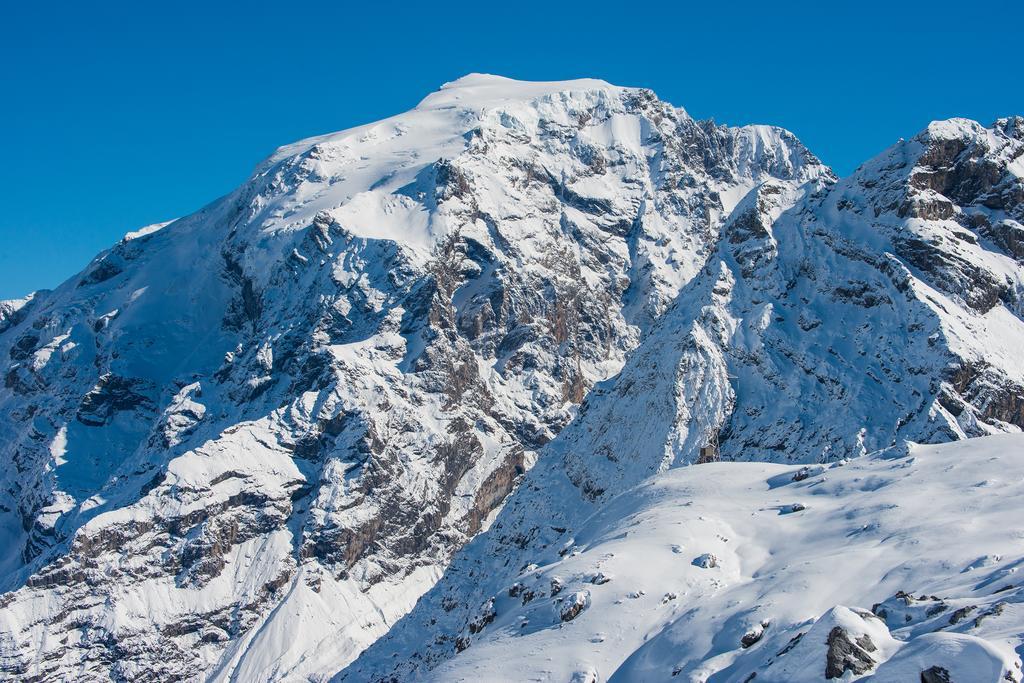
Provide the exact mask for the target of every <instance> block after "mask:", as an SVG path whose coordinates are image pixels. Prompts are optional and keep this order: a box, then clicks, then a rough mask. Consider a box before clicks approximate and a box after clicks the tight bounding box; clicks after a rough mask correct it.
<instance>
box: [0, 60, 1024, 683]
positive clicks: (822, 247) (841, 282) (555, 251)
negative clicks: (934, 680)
mask: <svg viewBox="0 0 1024 683" xmlns="http://www.w3.org/2000/svg"><path fill="white" fill-rule="evenodd" d="M1022 154H1024V122H1022V120H1021V119H1004V120H1000V121H998V122H996V124H994V125H993V126H992V127H991V128H984V127H982V126H980V125H978V124H976V123H973V122H969V121H962V120H954V121H948V122H941V123H937V124H933V125H932V126H930V127H929V128H928V130H926V131H924V132H923V133H922V134H921V135H919V136H917V137H915V138H914V139H912V140H909V141H904V142H901V143H899V144H897V145H896V146H894V147H893V148H892V149H891V150H889V151H887V152H886V153H884V154H883V155H881V156H880V157H878V158H877V159H875V160H872V161H871V162H869V163H867V164H865V166H864V167H862V168H861V169H860V170H859V171H858V172H857V173H856V174H855V175H854V176H852V177H851V178H849V179H845V180H843V181H839V182H837V181H836V179H835V178H834V176H833V175H832V174H831V172H830V171H829V170H828V169H827V168H825V167H823V166H822V165H821V164H820V163H819V162H818V160H817V159H815V158H814V156H813V155H812V154H811V153H810V152H808V151H807V150H806V149H805V148H804V147H803V146H802V145H801V144H800V143H799V141H797V140H796V139H795V138H794V137H793V136H792V135H791V134H789V133H788V132H786V131H783V130H780V129H777V128H771V127H767V126H748V127H743V128H730V127H726V126H717V125H715V124H713V123H711V122H701V121H695V120H693V119H692V118H690V117H689V116H688V115H687V114H686V113H685V112H684V111H683V110H681V109H678V108H676V107H673V106H671V105H668V104H666V103H664V102H661V101H659V100H658V99H657V98H656V97H655V96H654V95H653V93H651V92H649V91H646V90H639V89H630V88H619V87H615V86H611V85H609V84H606V83H603V82H600V81H592V80H584V81H569V82H560V83H520V82H516V81H510V80H508V79H502V78H498V77H493V76H482V75H473V76H468V77H466V78H463V79H460V80H458V81H456V82H454V83H451V84H448V85H446V86H444V87H443V88H442V89H441V90H440V91H439V92H437V93H435V94H433V95H431V96H429V97H427V98H426V99H425V100H424V101H423V102H422V103H421V104H420V106H418V107H417V108H416V109H414V110H412V111H410V112H406V113H405V114H401V115H399V116H395V117H392V118H390V119H386V120H384V121H381V122H378V123H374V124H370V125H367V126H362V127H360V128H356V129H352V130H349V131H344V132H341V133H335V134H331V135H327V136H323V137H320V138H316V139H312V140H307V141H303V142H300V143H296V144H294V145H290V146H287V147H283V148H281V149H280V150H278V152H277V153H275V154H274V155H273V156H272V157H270V158H269V159H268V160H267V161H266V162H264V163H263V164H261V165H260V166H259V167H258V168H257V169H256V172H255V173H254V174H253V176H252V177H251V178H250V179H249V180H248V181H247V182H246V183H245V184H244V185H243V186H242V187H240V188H239V189H238V190H236V191H235V192H233V193H232V194H230V195H228V196H227V197H225V198H223V199H221V200H218V201H217V202H214V203H213V204H211V205H210V206H208V207H206V208H205V209H203V210H201V211H199V212H198V213H196V214H193V215H191V216H187V217H185V218H182V219H179V220H177V221H174V222H172V223H169V224H160V225H154V226H149V227H148V228H144V229H142V230H139V231H135V232H133V233H129V234H128V235H126V237H125V239H123V240H122V241H121V242H120V243H119V244H117V245H115V246H114V247H112V248H111V249H110V250H108V251H106V252H104V253H103V254H100V255H99V256H98V257H97V258H96V259H95V260H94V261H93V262H92V263H91V264H90V265H89V266H88V267H87V268H86V270H85V271H84V272H83V273H81V274H80V275H78V276H76V277H75V278H72V279H71V280H69V281H68V282H66V283H64V284H63V285H62V286H61V287H59V288H58V289H57V290H55V291H53V292H40V293H37V294H35V295H33V296H32V297H29V298H26V299H24V300H20V301H15V302H2V303H0V357H3V358H5V359H9V360H5V362H6V363H7V366H6V368H5V369H4V371H3V376H4V381H3V388H2V389H0V458H2V461H3V463H4V464H5V465H4V468H3V471H2V475H0V476H2V484H3V487H2V490H0V520H2V524H0V543H2V544H3V547H7V548H12V549H13V551H12V552H8V553H6V554H5V555H4V556H3V557H2V558H0V590H3V591H6V592H5V593H4V595H3V596H2V598H0V672H2V674H3V675H6V676H9V677H14V678H19V679H36V680H61V679H67V678H75V679H79V680H90V679H95V680H103V679H110V678H112V679H115V680H144V679H171V678H186V679H187V678H193V679H204V678H208V679H213V680H301V679H303V678H306V677H312V678H314V679H315V678H324V677H328V676H330V675H332V674H334V673H336V672H338V671H339V670H341V669H342V668H344V667H345V666H346V665H347V664H349V663H350V662H352V661H353V660H354V659H355V658H356V657H357V656H358V655H359V653H360V652H361V651H362V650H363V649H364V648H366V647H367V646H368V645H370V644H371V643H374V642H375V641H377V639H378V638H380V637H381V636H382V635H384V634H385V633H390V632H391V630H392V627H393V626H394V625H395V623H396V621H398V620H399V619H400V618H401V617H402V616H403V615H404V614H406V613H407V612H408V611H409V610H410V609H412V608H413V606H414V604H417V602H416V601H417V599H418V598H419V597H420V596H421V595H422V594H423V593H424V592H426V591H427V590H429V589H430V587H431V586H432V585H433V584H434V583H435V582H436V581H438V579H439V577H442V575H444V578H443V579H442V582H441V584H440V586H439V587H438V589H437V590H435V591H434V592H433V593H431V594H430V595H431V596H432V597H430V598H428V599H425V600H423V601H421V602H420V603H419V604H418V606H417V607H416V611H415V612H414V613H413V615H412V616H411V617H410V618H409V619H408V620H407V621H405V622H402V624H403V625H400V626H398V627H397V628H396V630H395V631H394V636H393V638H389V639H387V640H385V641H382V642H381V643H379V645H378V646H375V647H374V649H372V650H371V651H369V652H367V654H366V656H365V658H364V659H363V660H361V661H362V663H361V664H360V669H358V670H370V669H372V670H373V671H375V672H377V671H379V672H387V671H390V669H391V668H393V667H394V666H395V665H396V664H397V665H398V668H399V669H400V672H405V673H410V674H411V672H412V671H413V670H414V669H417V668H418V665H419V664H420V663H423V664H426V665H428V666H432V665H435V664H439V663H443V662H445V661H447V660H448V659H449V658H451V657H452V656H453V655H454V653H455V652H456V650H457V645H458V643H460V642H461V643H462V644H463V645H465V643H466V642H471V639H470V640H469V641H464V640H463V641H460V638H462V636H461V635H460V634H462V633H463V632H464V631H466V629H469V625H470V624H471V622H474V620H476V619H477V618H478V617H479V616H480V615H479V614H478V609H479V606H480V602H479V600H478V599H477V598H478V597H479V596H477V595H476V594H475V592H474V591H475V590H476V589H475V588H472V585H470V586H469V587H468V588H467V585H466V584H465V582H464V581H463V579H461V578H460V574H459V573H458V571H456V572H455V573H448V574H445V569H446V567H447V566H448V564H449V562H450V561H451V559H452V557H453V555H455V553H457V552H458V550H459V549H460V548H461V547H462V546H463V545H464V544H465V543H467V542H468V541H469V540H470V539H471V538H473V537H474V536H475V535H476V534H478V533H479V532H480V531H481V530H484V529H486V528H487V527H488V525H490V524H492V523H493V525H494V526H493V528H492V531H491V532H490V533H489V534H488V535H487V537H486V538H485V540H483V541H481V542H482V543H485V544H488V545H484V546H482V547H488V548H490V549H491V552H492V553H493V555H494V556H495V557H501V558H508V557H509V556H508V555H507V552H508V548H507V546H509V545H510V544H511V545H512V546H514V547H516V548H519V547H522V548H524V549H526V548H533V549H534V550H536V549H537V548H538V547H539V545H538V544H544V543H554V542H556V541H557V539H558V538H560V536H559V534H560V533H561V532H556V531H555V530H554V529H552V527H560V526H565V527H566V528H570V527H572V528H576V527H577V526H578V523H579V522H580V521H581V519H582V517H581V516H580V515H586V516H589V515H590V514H592V513H593V512H594V511H595V510H596V509H597V508H598V507H600V506H602V505H604V504H605V503H606V502H607V501H608V500H610V499H611V498H613V497H614V496H615V495H616V494H618V493H620V492H622V491H625V490H627V489H630V488H631V487H633V486H635V485H637V484H638V483H639V482H641V481H644V480H645V479H646V478H648V477H649V476H651V475H653V474H656V473H658V472H663V471H665V470H668V469H670V468H672V467H674V466H678V465H686V464H689V463H692V462H694V461H696V460H697V453H698V449H699V447H700V446H702V445H704V444H705V443H706V442H707V441H708V440H709V439H711V438H712V437H714V436H717V437H718V440H719V441H721V443H722V448H721V452H722V456H723V457H724V458H726V459H729V460H751V461H772V462H787V463H789V462H799V463H812V462H819V461H826V462H828V461H834V460H837V459H840V458H848V457H853V456H857V455H862V454H865V453H867V452H870V451H873V450H876V449H879V448H884V447H888V446H890V445H891V444H894V443H901V442H902V440H904V439H910V440H915V441H935V442H941V441H950V440H957V439H963V438H965V437H969V436H980V435H985V434H990V433H995V432H1015V431H1019V430H1020V427H1021V426H1022V425H1024V389H1022V387H1024V379H1022V374H1024V371H1022V367H1021V364H1020V361H1019V354H1017V353H1016V350H1017V349H1019V348H1021V342H1024V325H1022V323H1021V319H1020V316H1021V314H1022V304H1021V291H1022V286H1021V282H1022V276H1021V269H1020V263H1021V261H1022V260H1024V251H1022V250H1021V244H1024V228H1022V226H1021V221H1024V185H1022V180H1021V176H1022V171H1024V168H1022V166H1021V158H1022ZM534 462H537V463H539V464H538V469H535V470H534V471H535V472H536V474H531V475H529V477H530V479H528V481H531V482H534V483H531V484H529V485H528V486H526V487H519V488H518V489H516V487H517V484H518V483H519V482H520V481H522V480H523V477H524V476H525V473H526V471H527V470H529V469H530V467H531V466H532V465H533V463H534ZM715 467H716V468H717V467H719V466H717V465H716V466H715ZM695 471H697V470H695ZM545 472H546V473H549V474H550V476H551V477H554V480H556V481H558V482H562V483H561V484H559V486H562V484H565V487H564V488H559V489H558V491H557V496H555V497H554V498H550V499H549V498H547V497H543V496H541V497H538V495H539V494H537V495H535V493H531V492H537V491H541V490H546V489H542V488H540V487H538V482H540V481H541V480H538V479H536V477H541V476H542V474H543V473H545ZM541 483H542V482H541ZM545 486H546V484H545ZM535 487H536V488H535ZM513 490H517V493H516V494H514V495H513V496H512V498H511V499H510V500H509V502H508V504H507V505H506V506H505V508H504V509H501V506H502V503H503V501H505V499H506V497H507V496H508V495H509V493H510V492H512V491H513ZM472 552H475V551H472ZM472 552H470V554H469V555H466V556H465V557H467V558H470V559H462V560H459V562H457V564H456V567H460V566H464V563H466V562H469V563H472V562H473V560H472V559H471V558H472V557H474V555H473V554H472ZM509 561H510V562H511V560H509ZM709 561H710V558H705V562H709ZM513 569H518V567H513ZM481 571H482V570H481ZM505 578H507V577H506V574H505V573H504V570H502V571H495V572H492V571H490V570H488V572H486V573H485V574H475V575H474V580H473V581H474V583H475V582H479V584H480V586H494V585H496V583H495V582H501V581H504V580H505ZM460 581H461V582H462V583H460ZM467 590H468V591H469V592H468V594H465V591H467ZM494 590H497V588H495V589H494ZM492 594H493V591H492ZM437 596H444V597H446V598H449V601H447V602H438V601H439V600H442V598H441V597H437ZM588 600H589V598H588V597H587V595H586V594H579V595H577V596H576V598H575V600H574V601H571V602H568V603H566V606H565V609H566V610H567V613H569V612H573V611H576V610H581V609H586V607H587V605H588V604H589V603H588ZM836 618H837V619H840V617H836ZM842 618H845V617H842ZM484 620H485V621H486V617H485V618H484ZM435 625H437V628H435ZM442 626H443V628H442ZM408 629H418V631H410V630H408ZM413 632H416V633H418V636H419V637H422V634H423V633H428V632H429V633H433V632H437V633H438V636H437V638H436V640H432V641H431V642H430V643H426V644H423V645H424V647H423V648H420V650H422V652H421V656H422V660H416V659H414V658H412V654H411V652H410V651H408V650H405V649H401V648H399V649H397V650H396V649H391V648H393V646H394V643H396V642H401V643H408V642H409V639H408V637H407V636H404V635H402V634H409V633H413ZM922 647H924V646H923V645H922ZM392 655H396V656H395V657H392ZM790 661H792V660H790ZM367 667H369V668H367ZM419 668H420V669H421V670H424V671H425V670H426V669H423V668H422V667H419ZM352 675H353V676H356V675H357V674H352ZM354 680H356V679H354Z"/></svg>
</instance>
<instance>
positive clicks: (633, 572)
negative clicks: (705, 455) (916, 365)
mask: <svg viewBox="0 0 1024 683" xmlns="http://www.w3.org/2000/svg"><path fill="white" fill-rule="evenodd" d="M798 471H799V468H797V467H793V466H782V465H769V464H763V463H712V464H707V465H699V466H693V467H687V468H679V469H673V470H669V471H667V472H664V473H662V474H658V475H656V476H654V477H652V478H650V479H649V480H646V481H644V482H641V483H640V484H639V485H637V486H636V487H634V488H632V489H630V490H628V491H625V492H623V493H621V494H620V495H618V496H616V497H615V498H613V499H611V500H609V501H608V502H607V503H605V504H604V505H602V506H600V507H598V508H597V509H596V510H595V511H594V513H593V514H592V515H591V516H590V517H589V518H588V519H583V520H580V523H581V526H580V527H579V528H578V529H576V530H575V531H573V532H572V533H573V539H574V542H573V546H574V547H575V548H576V549H577V550H578V552H574V553H572V554H569V555H566V556H564V557H559V556H558V553H557V552H554V551H553V550H547V551H544V550H540V549H538V548H529V549H527V550H526V551H525V552H524V553H523V554H522V555H520V556H519V558H518V559H513V560H512V562H511V563H510V565H514V564H515V563H517V562H519V561H525V560H526V559H527V558H528V559H530V560H532V562H533V564H532V565H531V567H530V568H529V569H528V570H527V571H526V572H524V573H522V574H519V575H515V574H509V575H507V579H506V580H507V581H508V582H509V583H510V584H511V583H512V582H518V583H520V584H522V586H523V590H530V589H533V590H536V591H538V592H539V596H538V597H536V598H535V599H533V600H532V601H530V602H529V603H527V604H523V603H522V600H520V599H512V598H509V597H507V596H506V595H505V594H504V593H501V592H499V593H498V594H497V595H496V596H495V604H494V607H495V611H496V616H495V618H494V620H493V622H492V623H490V624H488V625H487V626H486V628H485V629H484V630H483V631H482V632H481V633H479V634H476V635H473V636H472V644H471V645H470V647H469V648H468V649H466V650H464V651H463V652H460V653H459V654H458V655H457V656H455V657H454V658H453V659H451V660H449V661H448V662H447V663H444V664H442V665H441V666H439V667H438V668H436V669H434V670H433V671H431V672H430V673H429V676H428V679H429V680H437V681H478V680H488V681H505V680H542V679H543V680H569V679H570V678H571V677H572V676H573V674H574V673H576V672H578V671H582V670H593V671H596V672H597V674H598V680H610V681H618V680H621V681H636V680H643V681H659V680H665V681H669V680H673V681H691V682H694V683H695V682H697V681H705V680H713V681H722V682H725V681H744V680H747V676H748V675H749V674H750V673H752V672H755V671H756V672H757V673H758V675H757V680H766V681H773V682H774V681H777V682H779V683H783V682H785V683H800V682H802V681H808V682H810V681H820V680H822V678H823V672H824V670H825V652H826V647H825V636H827V635H828V634H829V632H830V631H831V630H832V629H833V628H835V627H836V626H841V627H843V628H845V629H846V630H847V631H848V632H849V633H850V634H851V635H852V637H853V638H857V637H860V636H861V635H863V634H867V635H869V636H870V638H871V640H872V642H873V644H874V646H875V647H876V648H877V650H875V651H873V652H872V656H873V658H874V659H875V660H876V662H879V663H881V665H880V666H877V665H876V666H877V670H876V671H873V672H872V674H873V675H874V677H873V678H871V680H877V681H883V680H884V681H909V680H917V676H918V675H919V673H920V672H921V671H922V670H924V669H925V668H928V667H930V666H935V665H938V666H943V667H946V668H948V669H949V671H950V672H952V673H953V677H952V680H954V681H958V680H963V681H967V680H971V681H991V682H992V683H996V681H999V680H1001V677H1002V675H1003V673H1005V672H1016V671H1017V668H1016V667H1017V664H1016V663H1017V662H1019V658H1018V657H1017V655H1016V654H1015V653H1014V650H1015V648H1020V647H1021V646H1022V644H1024V641H1022V640H1021V636H1020V632H1019V629H1018V628H1017V627H1018V626H1019V623H1020V621H1019V619H1020V618H1022V617H1024V612H1021V611H1020V609H1019V608H1018V607H1017V605H1016V602H1015V601H1016V599H1017V598H1016V596H1017V592H1016V591H1017V590H1018V589H1014V590H1012V591H1003V592H1001V593H1000V592H997V591H998V590H999V589H1000V588H1002V587H1003V585H1007V584H1005V583H1004V582H999V581H997V582H995V583H987V582H986V580H987V579H988V578H989V577H994V576H999V575H1000V574H999V572H1000V571H1004V570H1005V568H1007V567H1013V566H1015V565H1016V564H1018V563H1021V562H1024V532H1021V531H1020V530H1019V529H1016V527H1013V526H1012V522H1011V523H1010V525H1011V530H1010V532H1009V533H1007V531H1008V530H1007V523H1008V521H1009V520H1016V519H1018V518H1019V517H1020V516H1021V514H1022V512H1024V510H1020V509H1019V507H1020V503H1019V501H1022V500H1024V437H1021V436H1018V435H1005V436H996V437H985V438H981V439H973V440H969V441H964V442H960V443H954V444H948V445H942V446H912V447H911V448H910V450H909V454H908V455H904V456H902V457H893V456H892V454H891V453H890V452H882V453H877V454H873V455H869V456H866V457H864V458H861V459H858V460H855V461H851V462H850V463H849V464H847V465H844V466H842V467H833V468H830V469H828V470H826V471H824V472H819V473H817V474H815V475H813V476H811V477H809V478H807V479H804V480H803V481H799V482H795V481H793V476H794V475H795V474H796V473H797V472H798ZM985 478H991V479H992V480H993V482H995V483H994V484H993V486H992V487H991V488H988V489H979V488H976V487H972V486H969V485H966V484H969V483H972V482H974V481H976V480H978V479H985ZM542 485H543V483H542ZM796 495H799V496H801V497H804V498H812V499H813V506H811V507H809V509H808V510H806V511H805V512H803V513H802V514H801V515H800V516H796V515H787V516H781V517H780V516H779V514H778V508H779V507H780V506H781V505H783V504H785V503H786V501H787V500H788V499H790V498H792V497H793V496H796ZM951 537H955V538H957V543H956V544H950V542H949V539H950V538H951ZM680 542H682V544H684V545H685V546H686V547H687V548H699V549H713V552H714V554H715V555H716V556H717V557H718V558H719V562H718V565H719V566H717V567H712V568H700V567H699V566H694V565H691V564H690V563H689V562H688V561H687V560H686V559H685V555H684V556H680V555H679V554H677V553H676V552H674V551H673V547H674V546H676V545H678V544H679V543H680ZM527 553H539V554H532V555H528V554H527ZM982 555H987V556H989V557H990V558H993V559H992V560H991V563H990V564H986V566H984V567H981V566H976V564H977V563H975V560H976V558H977V557H978V556H982ZM996 556H998V558H999V559H998V560H996V559H994V558H995V557H996ZM510 558H515V556H514V555H510ZM965 567H974V571H973V572H970V573H968V574H965V573H963V569H964V568H965ZM597 569H600V571H601V572H607V573H610V574H613V575H614V577H615V579H614V581H611V582H608V583H604V584H596V583H594V582H593V581H591V577H592V575H593V573H594V571H595V570H597ZM556 576H557V577H560V579H561V580H562V581H563V582H564V584H565V588H564V589H563V591H562V592H561V593H560V594H559V596H564V595H568V596H570V597H568V598H565V599H562V600H559V597H550V596H547V595H546V594H545V593H544V592H543V589H544V587H545V586H547V585H548V584H549V583H550V582H551V580H552V579H553V577H556ZM492 585H493V584H492ZM1009 585H1012V584H1009ZM584 586H586V588H584ZM639 588H643V589H644V592H643V593H637V590H638V589H639ZM900 590H905V591H908V592H911V593H913V594H914V595H918V594H926V595H939V596H943V598H942V599H943V600H944V601H947V602H950V603H952V602H953V601H967V602H970V603H971V604H976V605H982V606H984V605H991V604H993V603H995V602H997V601H1000V600H1003V601H1005V602H1007V603H1008V604H1009V606H1008V608H1007V610H1006V611H1005V612H1004V613H1003V614H1002V615H1000V616H997V617H992V618H991V620H988V621H983V622H982V625H981V626H980V627H974V628H970V627H969V625H968V624H961V625H959V626H957V627H952V626H949V625H948V624H946V623H944V621H943V622H941V623H938V624H934V625H932V626H929V627H928V629H927V630H926V631H925V632H917V631H915V630H914V625H911V626H904V625H903V624H902V623H897V624H893V625H892V626H891V627H887V625H886V624H885V622H883V620H882V619H880V618H878V617H877V616H875V615H873V614H871V612H870V609H871V607H872V605H873V604H875V603H879V602H882V601H883V600H885V599H886V598H889V597H890V596H892V595H894V594H895V593H896V592H897V591H900ZM584 591H585V592H586V597H585V602H586V604H587V608H586V609H585V610H584V611H582V612H581V613H579V614H578V615H577V616H576V617H575V618H574V619H573V620H572V621H571V623H566V624H564V625H561V626H560V625H559V621H560V618H559V615H560V614H564V613H565V610H566V609H567V607H566V605H572V604H576V603H577V602H581V601H582V600H584V598H582V597H580V596H581V595H583V592H584ZM666 595H675V596H676V597H675V598H673V599H670V600H665V599H664V596H666ZM630 597H632V599H631V600H627V601H623V598H630ZM933 604H934V603H933ZM956 604H960V602H957V603H956ZM552 605H558V606H559V607H558V610H559V611H558V612H557V613H554V614H553V613H552V612H550V608H551V606H552ZM979 609H984V607H981V608H979ZM951 611H952V608H949V609H948V611H945V612H944V613H943V620H948V616H949V613H950V612H951ZM864 615H866V616H864ZM899 621H900V622H902V619H901V620H899ZM523 622H526V623H527V625H526V626H525V627H524V626H521V624H522V623H523ZM762 623H767V624H768V626H767V627H762V626H761V624H762ZM890 628H891V632H890ZM759 629H760V630H763V635H762V637H761V639H760V640H759V641H758V642H757V643H756V644H754V645H751V646H750V647H746V648H745V647H743V646H742V645H741V642H740V641H741V638H742V636H743V635H744V634H745V633H747V632H756V631H757V630H759ZM932 629H935V630H932ZM965 629H966V630H969V633H968V632H966V631H965ZM798 633H804V636H803V637H802V638H801V640H800V641H799V643H798V644H797V646H796V647H794V648H793V649H791V650H790V651H789V652H788V653H787V654H785V655H781V656H779V655H777V654H776V653H778V652H779V651H781V650H782V649H784V647H785V646H786V645H787V643H789V642H790V641H791V639H792V638H794V637H795V636H796V635H797V634H798ZM430 637H431V636H430V635H429V634H425V635H424V640H426V639H429V638H430ZM406 656H408V653H407V654H406ZM510 661H515V662H516V667H515V673H514V674H511V673H510V672H509V671H508V669H507V664H508V662H510ZM673 672H675V673H673ZM970 672H974V673H970ZM1015 675H1017V674H1015ZM852 678H859V676H852V677H851V678H844V679H843V680H851V679H852ZM1014 680H1016V679H1014Z"/></svg>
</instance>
